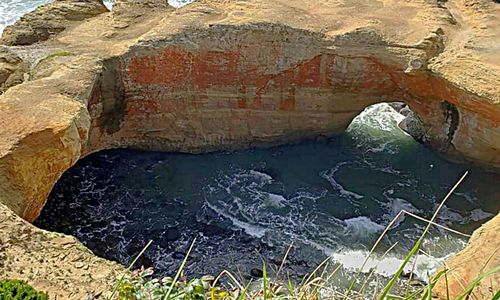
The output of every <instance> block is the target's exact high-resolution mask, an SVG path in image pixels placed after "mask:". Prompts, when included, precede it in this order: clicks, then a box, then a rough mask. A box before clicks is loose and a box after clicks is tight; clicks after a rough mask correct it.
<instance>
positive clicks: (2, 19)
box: [0, 0, 500, 286]
mask: <svg viewBox="0 0 500 300" xmlns="http://www.w3.org/2000/svg"><path fill="white" fill-rule="evenodd" d="M46 2H48V1H47V0H3V1H1V2H0V32H1V31H2V30H3V27H4V26H6V25H8V24H12V23H13V22H14V21H15V20H17V19H18V18H19V17H20V16H21V15H22V14H23V13H25V12H27V11H30V10H33V9H34V8H35V7H36V6H38V5H40V4H43V3H46ZM112 2H113V1H107V2H106V4H107V5H108V6H109V7H111V4H112ZM186 2H188V1H177V2H175V3H174V2H171V3H172V4H174V5H176V6H181V5H183V4H184V3H186ZM402 118H403V117H402V116H401V115H399V114H398V113H397V112H395V111H394V110H393V109H392V108H391V107H390V106H389V105H387V104H379V105H374V106H372V107H370V108H368V109H367V110H366V111H365V112H363V113H362V114H361V115H360V116H359V117H357V118H356V119H355V120H354V121H353V123H352V124H351V126H350V127H349V129H348V131H347V132H346V133H345V134H343V135H340V136H337V137H333V138H331V139H327V140H321V141H314V142H312V141H309V142H304V143H300V144H295V145H285V146H280V147H273V148H269V149H250V150H245V151H238V152H231V153H226V152H219V153H212V154H204V155H186V154H172V153H146V152H137V151H131V150H115V151H106V152H102V153H97V154H94V155H91V156H90V157H88V158H86V159H84V160H82V161H81V162H79V163H78V164H77V165H76V166H75V167H74V168H73V169H71V170H70V171H68V172H67V173H65V174H64V176H63V177H62V178H61V180H60V181H59V182H58V184H57V185H56V187H55V188H54V190H53V192H52V193H51V195H50V197H49V201H48V204H47V206H46V208H45V209H44V211H43V212H42V215H41V217H40V218H39V219H38V220H37V222H36V225H38V226H40V227H42V228H46V229H49V230H55V231H60V232H64V233H68V234H72V235H75V236H77V237H78V238H79V239H80V240H81V241H82V242H83V243H84V244H85V245H87V246H88V247H89V248H90V249H91V250H92V251H94V252H95V253H96V254H98V255H100V256H103V257H106V258H109V259H112V260H116V261H118V262H121V263H123V264H128V263H130V261H131V259H132V258H133V257H134V256H135V255H136V254H137V253H138V252H139V251H140V249H141V248H142V246H143V245H144V244H145V243H146V242H147V241H148V240H149V239H152V240H153V241H154V244H153V246H152V247H151V249H150V250H148V252H147V253H146V255H145V256H144V257H143V258H142V259H141V260H140V262H139V263H140V264H141V265H146V266H153V267H155V269H156V270H157V272H158V273H161V274H172V273H173V272H174V271H175V270H176V268H177V266H178V265H179V263H180V260H181V259H182V258H183V253H184V252H185V251H186V250H187V247H188V246H189V244H190V243H191V241H192V240H193V238H195V237H196V238H197V244H196V248H195V251H194V254H193V255H192V257H191V259H190V260H189V263H188V267H187V270H188V273H189V274H197V275H201V274H206V273H211V274H215V273H218V272H219V271H221V270H223V269H229V270H232V271H233V272H235V273H237V274H240V275H241V276H242V277H244V278H247V277H249V274H250V273H251V269H253V268H260V265H261V261H260V257H263V258H264V259H265V260H267V261H268V262H269V263H270V264H271V265H278V264H279V263H281V257H282V255H283V253H284V252H285V250H286V249H287V248H288V246H289V245H290V244H291V243H293V245H294V247H293V250H292V251H291V255H290V262H289V264H288V265H287V266H286V268H287V271H288V272H290V273H291V274H292V275H293V276H295V277H300V276H302V275H304V274H305V273H306V272H309V271H311V269H312V268H314V267H315V266H316V265H317V264H319V263H320V262H321V261H322V260H323V259H324V258H325V257H331V258H332V260H334V261H335V262H338V263H340V264H342V268H341V269H340V272H339V273H338V274H339V275H338V276H336V277H334V278H333V279H332V280H333V281H334V283H335V285H336V286H345V284H346V280H347V278H348V277H349V274H350V273H352V272H354V271H355V270H356V268H358V267H360V265H361V263H362V261H363V260H364V258H365V256H366V254H367V252H368V250H369V249H370V247H371V245H372V244H373V242H374V241H375V240H376V239H377V237H378V236H379V235H380V233H381V231H383V229H384V227H385V226H386V225H387V224H388V223H389V222H390V221H391V220H392V219H393V218H394V217H395V216H396V215H397V214H398V212H399V211H400V210H402V209H404V210H406V211H409V212H412V213H415V214H418V215H420V216H423V217H426V218H429V217H430V216H431V214H432V212H433V210H434V209H435V208H436V206H437V204H438V202H439V201H440V199H441V198H442V197H443V196H444V195H445V194H446V192H447V190H448V189H449V188H450V186H451V185H452V184H453V183H454V182H455V180H456V179H457V178H458V177H459V176H460V175H461V174H462V173H463V172H464V171H465V170H471V175H470V176H469V177H468V178H467V180H466V181H465V183H464V184H463V185H462V186H461V188H460V189H459V190H458V191H457V192H456V193H455V194H454V195H453V196H452V198H451V199H450V200H449V201H448V202H447V203H446V206H445V207H444V209H443V211H442V212H441V213H440V215H439V217H438V222H439V223H440V224H442V225H445V226H449V227H451V228H454V229H456V230H459V231H462V232H464V233H471V232H472V231H473V230H474V229H475V228H477V227H478V226H479V225H480V224H481V223H482V222H484V221H486V220H488V219H489V218H491V217H492V216H493V215H494V214H496V213H498V212H499V210H500V204H499V202H498V198H499V197H500V187H498V185H497V182H499V179H500V178H499V176H498V175H493V174H488V173H485V172H483V171H481V170H477V169H474V168H472V167H470V166H464V165H456V164H451V163H448V162H446V161H444V160H442V159H441V158H440V157H439V156H438V155H436V153H434V152H432V151H430V150H428V149H427V148H425V147H423V146H422V145H420V144H418V143H416V142H415V141H414V140H413V139H412V138H411V137H409V136H408V135H406V134H405V133H404V132H402V131H401V130H400V129H399V128H398V126H397V123H398V122H399V121H400V120H401V119H402ZM423 226H424V223H423V222H421V221H417V220H415V219H413V218H411V217H408V216H406V217H403V218H400V219H399V220H398V221H397V222H396V226H395V228H393V229H392V230H391V231H390V232H389V234H388V235H387V236H386V237H385V238H384V239H383V242H382V245H381V246H380V247H379V248H378V249H377V251H376V253H375V255H374V259H373V260H370V261H369V263H368V265H367V266H366V268H365V270H364V271H365V272H368V271H369V270H370V269H372V268H373V269H375V270H376V273H377V274H378V275H379V276H381V278H383V277H384V276H387V275H390V274H391V273H392V272H393V271H394V270H395V269H396V268H397V267H398V266H399V264H400V263H401V259H402V258H403V257H404V255H405V253H406V252H407V251H408V249H409V248H411V246H412V244H413V242H414V241H415V240H416V238H417V237H418V235H419V234H420V233H421V232H422V229H423ZM465 242H466V238H465V237H463V236H461V235H458V234H455V233H450V232H448V231H445V230H442V229H438V228H433V230H432V231H431V232H430V235H429V237H428V238H427V239H426V241H425V243H424V246H423V247H424V250H425V251H426V252H427V253H429V254H430V255H431V257H425V256H420V257H419V261H418V263H417V271H416V273H417V275H418V276H419V277H421V278H422V279H424V280H425V278H426V274H425V272H426V271H428V270H429V268H430V269H432V268H435V267H436V266H438V265H439V263H440V262H442V261H443V259H445V258H446V257H447V256H449V255H452V254H453V253H455V252H456V251H459V250H460V249H461V248H463V247H464V245H465ZM395 243H397V246H396V247H395V248H394V249H393V251H392V252H390V253H389V254H388V255H387V256H386V257H384V258H383V259H382V260H381V261H380V260H379V259H380V257H381V255H382V253H383V252H384V251H385V250H386V249H388V248H389V247H390V246H391V245H393V244H395ZM257 253H258V254H257Z"/></svg>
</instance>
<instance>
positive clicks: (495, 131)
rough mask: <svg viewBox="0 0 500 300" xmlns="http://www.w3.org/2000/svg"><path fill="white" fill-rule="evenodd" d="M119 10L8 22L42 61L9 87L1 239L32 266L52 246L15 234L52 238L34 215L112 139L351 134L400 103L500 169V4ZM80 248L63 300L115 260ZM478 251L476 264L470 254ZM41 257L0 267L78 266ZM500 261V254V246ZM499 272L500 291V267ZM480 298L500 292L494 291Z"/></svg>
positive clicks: (475, 269)
mask: <svg viewBox="0 0 500 300" xmlns="http://www.w3.org/2000/svg"><path fill="white" fill-rule="evenodd" d="M115 9H116V10H114V11H112V12H108V11H107V10H106V9H105V7H104V6H103V5H102V3H101V2H100V1H97V0H92V1H91V0H87V1H76V0H58V1H54V2H53V3H51V4H48V5H45V6H42V7H40V8H38V9H37V10H35V11H34V12H32V13H29V14H27V15H26V16H25V17H23V18H22V19H21V20H20V21H18V22H17V23H16V24H14V25H12V26H10V27H8V28H7V29H6V31H5V32H4V35H3V37H2V40H1V41H2V43H4V44H5V45H8V46H9V47H8V48H6V49H7V51H10V52H12V53H13V54H14V55H15V56H12V57H19V58H20V59H21V61H23V62H27V63H28V64H29V68H28V69H29V71H22V72H20V73H23V74H27V75H28V76H24V75H23V76H22V80H17V81H16V82H15V84H17V85H14V84H13V86H12V87H10V88H8V89H7V90H6V91H5V92H4V93H3V94H2V95H1V96H0V128H1V130H0V203H3V204H5V206H2V208H1V210H0V218H3V220H7V219H8V220H10V221H8V222H3V223H2V225H0V226H3V227H0V229H1V230H0V239H1V240H2V241H7V240H8V241H9V242H8V243H6V244H5V243H4V244H2V245H4V246H3V248H2V250H1V251H3V252H0V254H1V255H4V257H5V258H6V259H7V260H8V261H15V260H16V258H17V259H19V260H20V262H19V264H22V263H23V261H25V260H26V261H25V262H24V263H25V264H29V265H30V266H31V265H32V262H31V260H27V259H28V257H29V255H24V254H23V255H21V254H20V253H28V252H26V251H33V253H38V252H37V251H40V253H42V254H43V253H45V252H43V251H44V250H39V249H43V247H45V246H44V245H45V244H44V242H43V241H42V240H41V239H39V238H35V239H28V240H29V241H30V242H29V243H25V242H22V241H18V240H15V239H12V238H11V235H10V232H17V231H19V230H29V231H30V232H37V234H36V236H39V235H38V234H41V233H40V232H39V231H38V230H37V229H35V228H33V227H31V225H29V224H28V223H26V222H24V221H22V220H21V218H24V219H25V220H27V221H33V220H35V219H36V217H37V216H38V214H39V213H40V211H41V210H42V208H43V206H44V204H45V201H46V199H47V195H48V194H49V192H50V190H51V189H52V187H53V185H54V184H55V182H56V181H57V180H58V179H59V177H60V176H61V174H62V173H63V172H64V171H65V170H67V169H68V168H70V167H71V166H72V165H73V164H75V163H76V161H78V160H79V159H80V158H82V157H83V156H85V155H86V154H88V153H91V152H95V151H99V150H103V149H110V148H118V147H131V146H133V147H136V148H142V149H152V150H164V151H182V152H190V153H199V152H204V151H212V150H222V149H235V148H244V147H249V146H264V145H272V144H279V143H285V142H290V141H294V140H299V139H302V138H311V137H315V136H328V135H334V134H338V133H340V132H342V131H343V130H345V128H346V127H347V126H348V125H349V123H350V122H351V120H352V119H353V118H354V117H355V116H356V115H358V114H359V113H360V112H361V111H362V110H363V109H364V108H365V107H367V106H369V105H371V104H374V103H379V102H394V101H401V102H405V103H406V104H407V105H408V106H409V107H410V108H411V110H412V111H413V112H414V113H415V114H416V116H418V120H419V121H420V122H421V123H422V126H421V128H420V125H419V128H420V129H419V130H420V131H419V135H421V136H422V138H421V139H422V140H423V141H425V142H426V143H428V144H429V145H430V146H431V147H433V148H435V149H437V150H438V151H442V152H444V154H445V155H446V156H448V157H451V158H453V159H460V160H467V161H470V162H473V163H476V164H479V165H482V166H484V167H487V168H490V169H491V170H493V171H498V170H500V88H499V87H500V61H499V59H498V58H499V57H500V48H499V46H498V45H499V44H500V29H499V28H500V19H499V18H500V4H497V3H495V2H494V1H490V0H455V1H447V2H446V1H438V0H425V1H424V0H416V1H400V0H378V1H364V0H349V1H347V0H346V1H344V0H314V1H313V0H311V1H304V0H300V1H299V0H274V1H268V0H231V1H229V0H200V1H197V2H195V3H192V4H190V5H187V6H185V7H183V8H180V9H173V8H171V7H169V6H168V5H165V2H164V1H156V0H148V1H147V2H144V1H142V2H141V1H131V0H127V1H125V0H123V1H118V3H117V4H116V6H115ZM11 45H21V46H15V47H13V46H11ZM1 57H2V56H0V79H1V78H5V77H8V78H9V79H10V78H11V77H12V76H14V75H13V74H16V72H17V71H16V68H17V66H19V65H20V64H22V62H21V61H19V60H18V59H17V58H15V59H10V58H9V59H4V60H2V58H1ZM18 61H19V62H18ZM5 70H7V71H5ZM5 74H7V75H5ZM15 78H18V77H15ZM14 213H15V214H14ZM499 222H500V219H499V217H498V216H497V217H496V218H494V219H493V220H491V221H490V222H489V223H488V224H486V225H485V226H484V227H483V228H482V229H479V231H478V232H479V233H478V234H476V235H475V238H473V239H471V242H470V244H469V246H468V247H467V248H466V250H464V252H463V253H462V254H460V255H458V256H457V257H456V258H455V259H453V260H452V262H453V265H455V266H457V267H456V268H455V269H456V270H455V272H456V276H449V280H454V279H450V278H454V277H457V278H462V279H463V280H465V282H463V283H465V284H466V283H468V282H470V280H472V279H471V278H475V276H477V274H479V272H480V271H481V268H480V265H481V264H482V263H483V264H484V263H486V259H487V258H488V257H490V256H491V253H494V251H495V249H497V250H498V245H499V241H500V238H497V237H498V230H496V229H495V228H497V225H498V224H499ZM492 224H493V225H492ZM2 228H3V229H2ZM486 233H487V234H486ZM40 236H41V235H40ZM492 237H493V238H492ZM5 245H7V246H5ZM56 245H57V244H56ZM68 247H69V248H68V249H67V250H68V251H70V252H72V253H75V254H74V255H78V254H77V253H81V254H82V255H83V256H84V257H86V259H85V260H83V261H78V262H79V263H78V264H76V262H75V264H74V270H78V271H75V272H76V273H75V274H79V275H78V276H76V275H75V276H71V275H68V274H69V273H68V274H66V275H67V276H65V277H66V279H65V280H66V281H68V282H70V283H71V284H65V283H64V282H65V281H64V280H59V279H54V280H53V282H54V283H53V285H54V293H56V292H57V293H61V294H60V295H62V296H61V297H63V298H71V297H76V296H75V295H79V296H81V295H82V293H83V291H84V290H85V288H84V287H85V285H86V284H87V283H85V282H83V281H81V277H82V276H81V274H84V276H83V277H85V278H87V277H88V275H90V274H94V273H96V272H97V273H99V272H104V273H106V272H105V271H96V270H106V269H108V270H109V271H110V272H111V270H112V269H113V267H112V266H111V267H110V265H109V263H108V262H106V261H103V260H99V259H96V258H95V257H92V255H91V254H90V253H89V252H88V251H87V250H85V249H84V248H83V247H81V245H80V244H79V243H77V242H75V243H74V244H69V246H68ZM14 249H16V250H14ZM30 249H32V250H30ZM50 249H51V250H50V252H51V253H52V252H54V253H58V251H63V250H58V249H59V245H57V246H54V247H53V248H50ZM467 249H469V250H467ZM470 249H474V251H470ZM23 251H25V252H23ZM30 253H31V252H30ZM471 253H472V254H471ZM470 255H475V258H474V259H476V260H477V261H475V263H474V264H468V263H466V262H467V257H468V256H470ZM63 256H64V253H63ZM57 257H59V256H57ZM61 257H62V256H61ZM51 259H52V258H51ZM54 259H56V258H54ZM90 262H92V263H90ZM16 264H17V262H16ZM38 264H39V265H40V266H41V269H43V270H45V271H44V272H45V273H37V272H40V271H36V270H34V269H33V270H32V269H29V268H27V269H26V268H25V269H24V271H23V272H25V273H21V271H20V270H21V269H22V268H20V267H19V268H17V267H16V268H10V269H7V268H8V266H7V267H6V265H5V264H4V265H2V266H0V275H3V274H8V276H9V277H19V278H23V279H27V280H28V281H30V283H33V284H34V285H35V287H42V288H43V287H46V286H44V285H43V283H41V282H39V281H36V280H35V279H32V278H35V277H37V276H35V275H34V274H42V276H39V275H38V277H40V278H43V276H51V275H48V274H56V273H57V272H59V267H61V265H64V266H66V263H64V264H58V263H57V262H56V263H54V261H49V262H47V261H45V260H43V261H39V262H38ZM490 264H492V265H499V264H500V255H494V256H493V258H492V260H491V261H490ZM16 266H17V265H16ZM19 266H20V265H19ZM72 266H73V265H72ZM458 266H460V267H458ZM7 272H8V273H7ZM72 272H73V269H72ZM43 274H45V275H43ZM464 274H467V276H464ZM30 278H31V279H30ZM490 282H493V286H495V287H497V288H498V287H500V278H499V276H496V277H493V278H492V279H491V280H490V281H489V282H488V284H487V285H489V283H490ZM92 284H95V288H96V289H97V287H98V285H102V286H105V285H106V284H108V282H107V281H106V280H102V281H96V282H94V283H92ZM63 286H64V288H63ZM450 286H452V287H453V288H452V290H451V293H452V294H454V293H455V294H456V293H458V292H459V289H458V286H459V285H457V284H451V285H450ZM440 289H441V290H442V287H440ZM475 293H477V295H489V294H488V293H489V287H488V286H486V284H484V285H481V286H480V287H479V288H478V290H477V291H476V292H475ZM439 295H441V296H442V295H443V294H439Z"/></svg>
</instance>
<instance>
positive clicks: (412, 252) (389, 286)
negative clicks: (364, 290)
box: [379, 171, 469, 300]
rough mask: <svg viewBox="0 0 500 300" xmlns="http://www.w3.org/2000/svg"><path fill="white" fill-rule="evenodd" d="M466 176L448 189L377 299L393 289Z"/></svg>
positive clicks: (466, 173) (382, 297)
mask: <svg viewBox="0 0 500 300" xmlns="http://www.w3.org/2000/svg"><path fill="white" fill-rule="evenodd" d="M468 174H469V171H467V172H465V174H464V175H463V176H462V177H461V178H460V179H459V180H458V181H457V183H455V185H454V186H453V187H452V188H451V189H450V191H449V192H448V194H447V195H446V196H445V197H444V198H443V200H442V201H441V203H440V204H439V206H438V208H437V209H436V211H435V212H434V214H433V215H432V218H431V219H430V221H429V222H428V223H427V226H426V227H425V229H424V232H423V233H422V235H421V236H420V238H419V239H418V241H417V242H416V243H415V246H413V248H412V249H411V250H410V252H409V253H408V255H407V256H406V258H405V259H404V261H403V263H402V264H401V266H400V267H399V269H398V270H397V271H396V273H395V274H394V276H393V277H392V278H391V280H390V281H389V283H388V284H387V285H386V286H385V288H384V290H383V291H382V294H381V295H380V297H379V299H381V300H382V299H384V298H385V297H386V296H387V295H388V294H389V292H390V291H391V289H392V288H393V287H394V285H395V284H396V282H397V281H398V279H399V277H400V276H401V274H402V273H403V270H404V268H405V267H406V265H407V264H408V262H409V261H410V259H411V258H412V257H413V255H415V253H416V252H417V251H418V249H420V245H422V242H423V240H424V238H425V236H426V235H427V232H428V231H429V229H430V227H431V226H432V224H433V223H434V220H435V219H436V217H437V215H438V214H439V211H440V210H441V208H442V207H443V206H444V203H445V202H446V200H448V198H450V196H451V195H452V194H453V192H454V191H455V190H456V189H457V187H458V186H459V185H460V184H461V183H462V181H463V180H464V179H465V177H467V175H468Z"/></svg>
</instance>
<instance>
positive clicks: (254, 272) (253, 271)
mask: <svg viewBox="0 0 500 300" xmlns="http://www.w3.org/2000/svg"><path fill="white" fill-rule="evenodd" d="M250 275H251V276H252V277H254V278H262V277H263V276H264V272H263V271H262V270H261V269H258V268H253V269H251V270H250Z"/></svg>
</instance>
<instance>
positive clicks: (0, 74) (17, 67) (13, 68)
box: [0, 47, 29, 93]
mask: <svg viewBox="0 0 500 300" xmlns="http://www.w3.org/2000/svg"><path fill="white" fill-rule="evenodd" d="M28 69H29V65H28V63H25V62H24V61H23V60H22V59H21V58H20V57H19V56H18V55H16V54H15V53H14V52H12V51H11V50H9V49H8V48H7V47H0V93H2V92H3V91H5V90H6V89H8V88H10V87H12V86H14V85H16V84H19V83H22V82H23V81H24V77H25V74H26V72H28Z"/></svg>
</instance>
